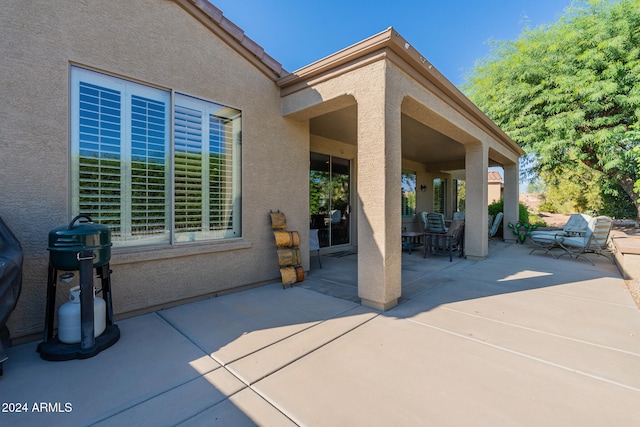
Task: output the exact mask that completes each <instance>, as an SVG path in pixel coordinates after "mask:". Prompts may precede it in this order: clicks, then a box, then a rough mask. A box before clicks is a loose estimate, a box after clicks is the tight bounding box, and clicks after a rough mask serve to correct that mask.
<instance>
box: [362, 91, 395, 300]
mask: <svg viewBox="0 0 640 427" xmlns="http://www.w3.org/2000/svg"><path fill="white" fill-rule="evenodd" d="M372 98H373V99H372ZM400 138H401V135H400V104H399V103H398V104H397V105H394V104H392V103H391V102H389V101H388V100H385V99H384V96H380V97H367V99H366V100H365V101H364V102H363V101H362V100H361V99H358V168H357V172H358V185H357V188H358V296H359V297H360V298H361V301H362V304H363V305H365V306H368V307H372V308H375V309H378V310H387V309H389V308H391V307H393V306H395V305H396V304H397V303H398V298H400V294H401V278H402V272H401V268H402V231H401V229H402V218H401V215H402V214H401V208H400V204H401V198H400V177H401V168H402V159H401V156H402V147H401V139H400Z"/></svg>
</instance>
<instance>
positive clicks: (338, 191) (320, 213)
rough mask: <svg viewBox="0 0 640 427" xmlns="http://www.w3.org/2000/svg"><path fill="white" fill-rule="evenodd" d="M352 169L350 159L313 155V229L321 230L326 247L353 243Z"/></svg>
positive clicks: (311, 181)
mask: <svg viewBox="0 0 640 427" xmlns="http://www.w3.org/2000/svg"><path fill="white" fill-rule="evenodd" d="M350 166H351V165H350V162H349V160H347V159H341V158H339V157H333V156H330V155H327V154H319V153H311V168H310V173H309V208H310V209H309V210H310V215H311V218H310V227H311V228H312V229H318V238H319V240H320V247H322V248H325V247H330V246H338V245H347V244H349V243H350V241H351V236H350V235H351V232H350V229H351V227H350V218H349V217H350V215H351V201H350V178H351V176H350V170H351V169H350Z"/></svg>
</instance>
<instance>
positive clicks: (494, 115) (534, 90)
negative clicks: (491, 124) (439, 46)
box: [463, 0, 640, 217]
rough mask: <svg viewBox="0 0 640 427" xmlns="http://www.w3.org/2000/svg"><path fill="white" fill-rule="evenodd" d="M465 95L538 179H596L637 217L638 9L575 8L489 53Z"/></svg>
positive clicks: (615, 4)
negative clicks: (575, 174) (519, 150)
mask: <svg viewBox="0 0 640 427" xmlns="http://www.w3.org/2000/svg"><path fill="white" fill-rule="evenodd" d="M463 90H464V91H465V92H466V93H467V94H468V95H469V97H470V98H471V100H472V101H473V102H474V103H475V104H476V105H478V106H479V107H480V108H481V109H482V110H483V111H484V112H485V113H486V114H487V115H488V116H489V117H491V119H493V120H494V121H495V122H496V123H497V124H498V125H499V126H500V127H501V128H502V129H503V130H504V131H505V132H506V133H507V134H508V135H509V136H510V137H511V138H512V139H513V140H514V141H516V142H517V143H518V144H520V146H522V147H523V149H524V150H525V151H527V152H528V153H532V154H533V155H534V156H535V162H534V166H533V168H534V171H535V172H536V173H538V174H541V173H542V176H543V178H544V174H545V173H547V174H551V175H556V176H559V175H560V174H562V173H563V171H567V170H573V171H580V169H581V168H584V167H587V168H589V169H592V170H594V171H598V172H601V173H602V174H603V176H604V177H606V179H608V180H609V181H612V182H614V183H616V184H617V185H618V187H619V188H621V189H622V190H623V191H624V193H626V194H627V195H628V196H629V198H630V199H631V201H632V203H633V205H634V206H635V210H636V215H637V216H638V217H640V200H639V199H640V179H639V178H640V177H639V173H638V171H639V168H640V164H639V162H640V149H639V148H638V146H639V141H640V130H636V129H640V128H638V122H639V117H640V0H619V1H609V0H575V1H574V3H572V5H571V6H570V7H569V8H567V9H566V10H565V13H564V15H563V16H561V17H560V18H559V20H558V21H557V22H555V23H553V24H550V25H547V26H542V27H538V28H536V29H526V30H524V31H523V33H522V34H521V35H520V36H519V37H518V38H517V39H516V40H513V41H504V42H495V43H493V46H492V53H491V54H490V55H489V56H488V57H487V58H485V59H483V60H482V61H480V62H479V63H478V64H476V66H475V67H474V69H473V70H472V72H471V74H470V75H469V77H468V79H467V83H465V85H464V86H463ZM610 188H613V187H612V186H605V187H603V189H604V190H605V191H609V189H610Z"/></svg>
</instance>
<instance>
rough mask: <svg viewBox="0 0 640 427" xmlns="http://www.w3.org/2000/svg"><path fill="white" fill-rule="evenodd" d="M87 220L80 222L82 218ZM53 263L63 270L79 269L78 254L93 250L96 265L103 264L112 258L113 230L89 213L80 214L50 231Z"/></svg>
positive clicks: (49, 247)
mask: <svg viewBox="0 0 640 427" xmlns="http://www.w3.org/2000/svg"><path fill="white" fill-rule="evenodd" d="M83 218H84V219H85V220H86V221H84V222H80V220H81V219H83ZM47 249H48V250H49V251H50V252H51V253H50V255H51V257H50V262H51V264H52V265H53V266H54V267H56V268H58V269H61V270H77V269H78V268H79V261H78V260H77V257H76V254H77V253H78V252H81V251H84V250H92V251H93V253H94V255H95V260H94V263H93V265H94V267H99V266H102V265H104V264H106V263H108V262H109V259H110V258H111V230H110V229H109V227H107V226H106V225H100V224H95V223H94V222H93V221H92V220H91V218H90V217H89V216H88V215H78V216H76V217H75V218H73V220H72V221H71V222H70V223H69V225H63V226H61V227H56V228H52V229H51V230H50V231H49V246H48V248H47Z"/></svg>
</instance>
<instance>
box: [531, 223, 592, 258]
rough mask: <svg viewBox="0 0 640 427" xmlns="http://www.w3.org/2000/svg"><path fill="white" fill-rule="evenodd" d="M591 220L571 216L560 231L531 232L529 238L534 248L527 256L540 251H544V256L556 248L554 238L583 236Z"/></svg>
mask: <svg viewBox="0 0 640 427" xmlns="http://www.w3.org/2000/svg"><path fill="white" fill-rule="evenodd" d="M592 220H593V218H592V217H591V216H589V215H586V214H572V215H571V216H570V217H569V219H568V220H567V223H566V224H565V225H564V227H563V228H562V230H535V231H533V232H531V235H530V236H529V237H530V240H531V243H532V244H533V246H534V248H533V249H532V250H531V252H529V255H531V254H532V253H534V252H535V251H540V250H543V251H545V254H547V253H549V251H551V250H553V249H556V248H558V242H557V241H556V236H563V237H580V236H585V235H586V233H587V230H588V229H589V223H590V222H592Z"/></svg>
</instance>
